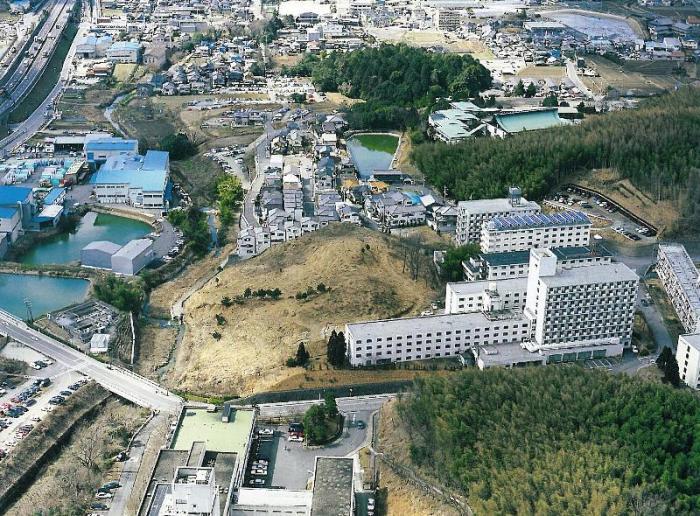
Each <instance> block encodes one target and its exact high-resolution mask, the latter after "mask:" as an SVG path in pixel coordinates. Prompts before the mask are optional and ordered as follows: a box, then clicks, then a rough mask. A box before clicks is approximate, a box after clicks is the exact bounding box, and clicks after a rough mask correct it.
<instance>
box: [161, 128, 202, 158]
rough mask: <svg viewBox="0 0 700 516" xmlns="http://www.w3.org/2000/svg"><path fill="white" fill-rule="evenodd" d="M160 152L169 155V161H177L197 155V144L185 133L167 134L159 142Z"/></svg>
mask: <svg viewBox="0 0 700 516" xmlns="http://www.w3.org/2000/svg"><path fill="white" fill-rule="evenodd" d="M160 150H163V151H166V152H168V153H170V159H172V160H174V161H178V160H181V159H187V158H191V157H192V156H194V155H195V154H197V144H196V142H194V141H192V139H190V137H189V136H188V135H186V134H185V133H177V134H169V135H168V136H166V137H165V138H163V139H162V140H161V141H160Z"/></svg>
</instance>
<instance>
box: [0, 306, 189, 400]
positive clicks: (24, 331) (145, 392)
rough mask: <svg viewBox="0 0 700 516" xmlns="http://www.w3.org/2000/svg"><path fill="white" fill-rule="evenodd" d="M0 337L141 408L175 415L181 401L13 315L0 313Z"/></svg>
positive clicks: (158, 387) (156, 385)
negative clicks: (30, 350)
mask: <svg viewBox="0 0 700 516" xmlns="http://www.w3.org/2000/svg"><path fill="white" fill-rule="evenodd" d="M0 334H2V335H6V336H8V337H10V338H12V339H13V340H16V341H17V342H20V343H22V344H24V345H25V346H27V347H29V348H31V349H33V350H35V351H38V352H39V353H42V354H44V355H46V356H49V357H51V358H52V359H54V360H55V361H56V362H57V363H59V364H61V365H62V366H64V367H65V368H66V369H71V370H74V371H80V372H81V373H83V374H85V375H87V376H89V377H90V378H92V379H93V380H95V381H96V382H97V383H99V384H100V385H101V386H102V387H104V388H105V389H107V390H109V391H111V392H113V393H114V394H117V395H118V396H121V397H122V398H125V399H127V400H129V401H131V402H133V403H135V404H137V405H140V406H142V407H148V408H150V409H152V410H159V411H162V412H169V413H177V412H178V411H179V410H180V407H181V406H182V399H180V398H179V397H178V396H176V395H174V394H171V393H169V392H168V391H166V390H165V389H163V388H162V387H160V386H159V385H158V384H156V383H154V382H151V381H150V380H148V379H146V378H143V377H141V376H139V375H137V374H135V373H132V372H130V371H127V370H125V369H120V368H116V367H112V366H110V365H107V364H103V363H102V362H99V361H97V360H95V359H94V358H91V357H89V356H87V355H84V354H83V353H81V352H79V351H77V350H75V349H73V348H71V347H69V346H66V345H65V344H62V343H61V342H59V341H57V340H55V339H53V338H51V337H48V336H46V335H44V334H43V333H40V332H38V331H36V330H33V329H32V328H30V327H29V326H27V325H26V324H25V323H24V322H23V321H20V320H19V319H17V318H16V317H14V316H13V315H11V314H9V313H7V312H4V311H3V312H0Z"/></svg>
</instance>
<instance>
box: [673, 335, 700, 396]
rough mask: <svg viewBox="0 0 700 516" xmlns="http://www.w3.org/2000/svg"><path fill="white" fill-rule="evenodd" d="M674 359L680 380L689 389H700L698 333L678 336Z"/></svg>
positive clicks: (699, 340) (699, 343) (699, 338)
mask: <svg viewBox="0 0 700 516" xmlns="http://www.w3.org/2000/svg"><path fill="white" fill-rule="evenodd" d="M676 361H677V362H678V372H679V373H680V377H681V380H683V382H685V384H686V385H687V386H688V387H690V388H691V389H700V333H693V334H691V335H680V336H679V337H678V347H677V348H676Z"/></svg>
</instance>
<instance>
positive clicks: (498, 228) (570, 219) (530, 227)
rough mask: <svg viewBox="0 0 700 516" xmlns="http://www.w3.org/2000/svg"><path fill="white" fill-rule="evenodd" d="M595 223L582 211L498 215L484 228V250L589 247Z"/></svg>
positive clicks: (504, 250)
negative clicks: (592, 227)
mask: <svg viewBox="0 0 700 516" xmlns="http://www.w3.org/2000/svg"><path fill="white" fill-rule="evenodd" d="M592 225H593V223H592V222H591V219H589V218H588V215H586V214H585V213H582V212H580V211H564V212H560V213H553V214H551V215H548V214H544V213H538V214H535V215H520V214H518V215H510V216H506V217H494V218H493V219H491V220H490V221H489V222H486V223H485V224H484V226H483V227H482V229H481V251H482V252H484V253H503V252H512V251H525V250H528V249H533V248H540V247H543V248H544V247H548V248H551V247H581V246H587V245H588V244H589V242H590V238H591V226H592Z"/></svg>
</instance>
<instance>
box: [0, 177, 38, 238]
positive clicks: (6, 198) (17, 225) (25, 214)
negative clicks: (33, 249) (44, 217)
mask: <svg viewBox="0 0 700 516" xmlns="http://www.w3.org/2000/svg"><path fill="white" fill-rule="evenodd" d="M35 210H36V204H35V202H34V195H33V193H32V189H31V188H24V187H20V186H0V233H1V234H5V235H7V238H8V244H12V243H13V242H15V241H16V240H17V239H18V238H19V237H20V235H21V234H22V232H23V230H24V229H26V228H28V227H29V225H30V224H31V221H32V218H33V216H34V212H35Z"/></svg>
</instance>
